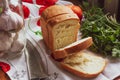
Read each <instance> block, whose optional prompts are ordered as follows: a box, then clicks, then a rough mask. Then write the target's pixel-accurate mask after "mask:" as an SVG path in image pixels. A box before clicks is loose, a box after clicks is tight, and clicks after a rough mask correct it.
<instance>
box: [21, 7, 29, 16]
mask: <svg viewBox="0 0 120 80" xmlns="http://www.w3.org/2000/svg"><path fill="white" fill-rule="evenodd" d="M22 8H23V14H24V18H28V17H29V15H30V10H29V8H28V7H27V6H25V5H22Z"/></svg>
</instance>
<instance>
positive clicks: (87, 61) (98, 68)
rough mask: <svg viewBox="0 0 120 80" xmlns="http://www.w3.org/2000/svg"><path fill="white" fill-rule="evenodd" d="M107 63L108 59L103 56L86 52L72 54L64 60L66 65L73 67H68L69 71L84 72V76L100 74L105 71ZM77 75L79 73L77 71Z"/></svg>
mask: <svg viewBox="0 0 120 80" xmlns="http://www.w3.org/2000/svg"><path fill="white" fill-rule="evenodd" d="M105 64H106V61H105V60H104V59H103V58H101V57H98V56H94V55H91V54H87V53H84V52H78V53H76V54H73V55H70V56H68V57H67V58H66V59H64V61H63V65H64V66H67V67H69V68H71V69H72V70H70V69H68V71H74V70H75V71H78V72H80V73H82V74H83V76H82V77H85V76H86V75H87V76H92V75H95V74H96V75H97V74H99V73H100V72H102V71H103V69H104V67H105ZM77 75H79V74H78V73H77ZM96 75H95V76H96ZM92 77H93V76H92Z"/></svg>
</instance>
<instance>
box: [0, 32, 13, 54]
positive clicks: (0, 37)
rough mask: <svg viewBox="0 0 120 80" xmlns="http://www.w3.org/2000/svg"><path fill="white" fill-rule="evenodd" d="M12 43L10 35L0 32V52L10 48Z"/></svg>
mask: <svg viewBox="0 0 120 80" xmlns="http://www.w3.org/2000/svg"><path fill="white" fill-rule="evenodd" d="M12 43H13V38H12V36H11V33H8V32H5V31H0V52H2V51H3V52H4V51H6V50H8V49H9V48H11V45H12Z"/></svg>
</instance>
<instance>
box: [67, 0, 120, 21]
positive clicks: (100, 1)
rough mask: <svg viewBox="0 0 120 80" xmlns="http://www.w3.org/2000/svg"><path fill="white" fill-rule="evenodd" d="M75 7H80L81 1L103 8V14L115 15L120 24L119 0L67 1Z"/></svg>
mask: <svg viewBox="0 0 120 80" xmlns="http://www.w3.org/2000/svg"><path fill="white" fill-rule="evenodd" d="M67 1H71V2H72V3H74V4H76V5H80V4H82V3H83V1H88V2H89V3H90V5H91V6H94V5H97V6H99V7H101V8H103V10H104V12H105V13H110V14H111V15H116V18H117V20H118V21H119V22H120V0H67Z"/></svg>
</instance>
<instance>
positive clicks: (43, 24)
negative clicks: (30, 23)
mask: <svg viewBox="0 0 120 80" xmlns="http://www.w3.org/2000/svg"><path fill="white" fill-rule="evenodd" d="M40 23H41V24H40V25H41V30H42V35H43V40H44V42H45V44H46V45H49V42H48V36H49V33H48V28H47V27H46V22H45V21H44V19H43V18H42V17H41V18H40Z"/></svg>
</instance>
